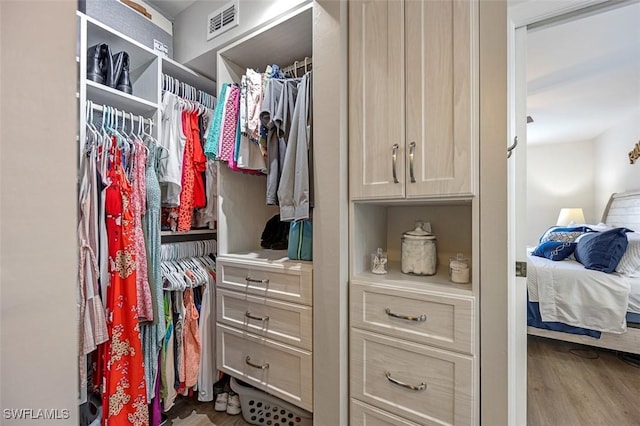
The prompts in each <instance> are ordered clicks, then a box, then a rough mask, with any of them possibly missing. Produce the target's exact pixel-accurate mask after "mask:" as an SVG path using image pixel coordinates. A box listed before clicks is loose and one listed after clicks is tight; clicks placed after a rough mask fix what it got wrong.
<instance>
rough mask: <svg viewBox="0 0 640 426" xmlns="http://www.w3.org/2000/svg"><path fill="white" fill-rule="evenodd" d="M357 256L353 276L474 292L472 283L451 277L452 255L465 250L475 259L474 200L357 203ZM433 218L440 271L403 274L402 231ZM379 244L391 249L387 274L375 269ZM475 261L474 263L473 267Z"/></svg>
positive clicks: (359, 278)
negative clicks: (453, 280)
mask: <svg viewBox="0 0 640 426" xmlns="http://www.w3.org/2000/svg"><path fill="white" fill-rule="evenodd" d="M353 209H354V211H353V223H352V226H353V231H352V232H353V236H354V238H353V239H352V241H353V247H352V250H353V257H352V258H353V260H352V265H351V268H352V277H353V278H354V279H357V280H365V281H376V282H378V283H384V282H385V281H396V282H397V281H401V282H403V283H404V284H409V285H411V284H415V285H418V286H419V285H424V284H433V285H436V286H440V285H445V286H446V288H447V289H448V288H458V289H460V290H462V291H463V292H464V293H467V292H471V284H453V283H451V282H450V281H449V276H448V273H449V267H448V264H449V258H450V257H452V256H455V255H456V253H462V254H463V255H464V256H465V257H466V258H468V259H472V247H473V241H472V203H471V201H456V202H451V203H447V204H442V203H434V204H412V205H409V206H405V205H397V204H396V205H394V204H378V203H354V204H353ZM418 220H420V221H422V222H425V223H426V222H429V223H430V224H431V232H432V233H433V234H434V235H435V236H436V247H437V256H438V263H437V271H436V275H433V276H419V275H412V274H403V273H402V272H401V260H402V251H401V247H402V242H401V237H402V234H403V233H404V232H406V231H408V230H410V229H413V228H415V225H416V221H418ZM378 247H381V248H382V249H383V250H384V251H386V252H387V257H388V271H389V273H388V274H386V275H375V274H372V273H371V253H374V252H375V251H376V249H377V248H378ZM473 266H474V265H473V262H472V264H471V267H472V268H473Z"/></svg>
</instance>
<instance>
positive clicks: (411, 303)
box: [350, 281, 474, 355]
mask: <svg viewBox="0 0 640 426" xmlns="http://www.w3.org/2000/svg"><path fill="white" fill-rule="evenodd" d="M350 288H351V297H350V298H351V325H352V326H353V327H358V328H361V329H364V330H369V331H372V332H376V333H383V334H388V335H390V336H394V337H398V338H402V339H406V340H411V341H414V342H418V343H422V344H429V345H431V346H436V347H440V348H443V349H449V350H455V351H459V352H462V353H466V354H469V355H471V354H473V344H474V340H473V334H472V332H473V329H474V327H473V318H474V316H473V298H472V297H470V296H462V295H459V296H452V295H445V294H443V293H435V292H426V291H424V290H423V291H420V290H417V289H415V288H414V289H411V288H407V286H392V285H375V284H368V283H364V282H355V281H352V283H351V287H350Z"/></svg>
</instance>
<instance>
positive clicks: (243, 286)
mask: <svg viewBox="0 0 640 426" xmlns="http://www.w3.org/2000/svg"><path fill="white" fill-rule="evenodd" d="M298 266H299V264H297V263H296V262H291V263H284V264H278V265H277V266H270V265H268V264H265V265H246V264H243V263H242V262H233V261H228V260H218V269H219V271H218V282H217V285H218V288H228V289H230V290H235V291H239V292H246V293H250V294H255V295H259V296H265V297H269V298H272V299H278V300H285V301H288V302H294V303H300V304H302V305H307V306H311V300H312V288H311V280H312V278H311V276H312V275H311V272H310V271H308V270H301V269H300V268H299V267H298Z"/></svg>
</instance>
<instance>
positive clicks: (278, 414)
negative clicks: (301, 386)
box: [231, 377, 313, 426]
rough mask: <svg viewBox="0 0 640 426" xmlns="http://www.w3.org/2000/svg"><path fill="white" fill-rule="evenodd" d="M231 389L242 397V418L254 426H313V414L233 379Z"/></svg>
mask: <svg viewBox="0 0 640 426" xmlns="http://www.w3.org/2000/svg"><path fill="white" fill-rule="evenodd" d="M231 389H232V390H233V391H234V392H235V393H237V394H238V395H239V396H240V407H241V408H242V417H244V419H245V421H246V422H247V423H251V424H252V425H266V426H312V425H313V417H312V415H311V413H309V412H307V411H305V410H303V409H302V408H298V407H296V406H295V405H293V404H290V403H288V402H286V401H283V400H281V399H279V398H276V397H275V396H272V395H269V394H268V393H265V392H263V391H261V390H258V389H255V388H253V387H250V386H243V385H241V384H240V383H238V382H237V381H236V379H235V378H233V377H232V378H231Z"/></svg>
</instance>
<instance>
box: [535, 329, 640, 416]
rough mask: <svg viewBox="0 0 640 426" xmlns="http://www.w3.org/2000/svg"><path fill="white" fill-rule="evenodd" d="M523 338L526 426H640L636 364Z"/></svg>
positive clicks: (563, 344) (579, 348) (583, 348)
mask: <svg viewBox="0 0 640 426" xmlns="http://www.w3.org/2000/svg"><path fill="white" fill-rule="evenodd" d="M528 342H529V347H528V365H527V377H528V393H527V399H528V409H527V420H528V421H527V424H528V426H638V425H640V366H638V365H635V364H633V363H627V362H625V361H624V360H623V359H620V358H619V357H618V354H617V353H616V352H612V351H608V350H604V349H597V348H591V347H589V346H582V345H578V344H574V343H568V342H561V341H557V340H551V339H545V338H542V337H536V336H529V338H528Z"/></svg>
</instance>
